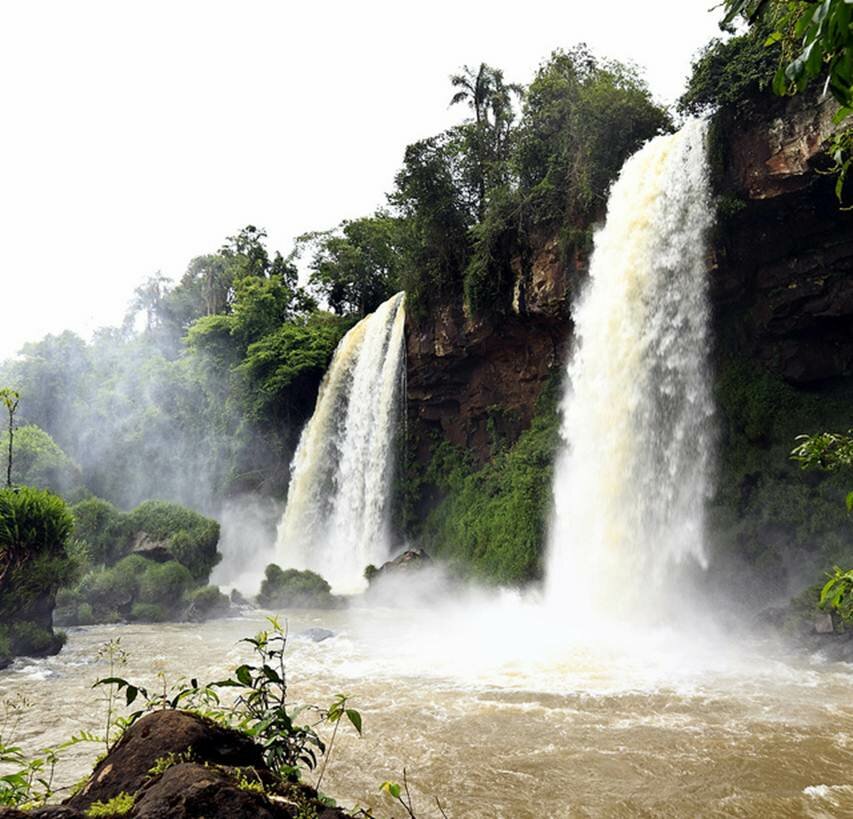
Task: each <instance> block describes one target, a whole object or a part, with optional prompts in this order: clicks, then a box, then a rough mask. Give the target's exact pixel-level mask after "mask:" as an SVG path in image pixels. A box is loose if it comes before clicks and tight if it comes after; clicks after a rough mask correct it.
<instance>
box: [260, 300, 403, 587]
mask: <svg viewBox="0 0 853 819" xmlns="http://www.w3.org/2000/svg"><path fill="white" fill-rule="evenodd" d="M403 301H404V295H403V293H398V294H397V295H396V296H393V297H392V298H390V299H389V300H388V301H386V302H385V303H384V304H382V305H381V306H380V307H379V308H378V309H377V310H376V312H375V313H372V314H371V315H369V316H367V317H366V318H364V319H363V320H362V321H360V322H359V323H358V324H357V325H356V326H355V327H353V329H352V330H350V331H349V333H347V334H346V336H344V338H343V339H342V340H341V342H340V344H339V345H338V348H337V350H335V355H334V358H333V359H332V363H331V365H330V367H329V370H328V372H327V373H326V377H325V378H324V380H323V384H322V385H321V387H320V393H319V395H318V396H317V405H316V407H315V409H314V415H313V416H312V417H311V420H310V421H309V422H308V424H307V425H306V427H305V429H304V430H303V431H302V436H301V438H300V440H299V446H298V448H297V450H296V454H295V455H294V458H293V463H292V465H291V478H290V489H289V491H288V498H287V508H286V509H285V512H284V516H283V517H282V520H281V523H280V524H279V527H278V536H277V543H276V552H277V555H278V559H279V562H280V563H281V564H282V565H283V566H287V567H290V568H296V569H311V570H312V571H315V572H317V573H319V574H321V575H322V576H323V577H325V578H326V580H328V581H329V583H330V584H331V586H332V588H333V590H334V591H336V592H353V591H359V590H361V589H362V588H364V586H365V585H366V581H365V580H364V576H363V573H364V569H365V567H366V566H367V565H368V564H370V563H375V564H379V563H381V562H382V561H384V560H386V559H387V558H388V557H389V552H390V532H389V521H388V512H389V494H390V484H391V478H392V474H393V466H394V441H395V437H396V431H397V423H398V419H399V405H400V400H401V397H402V382H403V377H404V372H405V355H404V352H405V349H404V348H405V337H404V327H405V310H404V306H403Z"/></svg>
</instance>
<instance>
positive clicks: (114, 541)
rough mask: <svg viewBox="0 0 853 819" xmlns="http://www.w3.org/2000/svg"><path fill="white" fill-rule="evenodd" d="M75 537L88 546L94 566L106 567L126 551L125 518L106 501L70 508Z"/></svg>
mask: <svg viewBox="0 0 853 819" xmlns="http://www.w3.org/2000/svg"><path fill="white" fill-rule="evenodd" d="M71 511H72V512H73V513H74V534H75V536H76V537H78V538H80V539H81V540H83V541H85V543H86V544H88V546H89V556H90V559H91V562H92V563H94V564H96V565H97V564H105V565H109V564H112V563H115V562H116V561H117V560H119V559H120V558H121V557H122V555H124V554H125V553H126V552H127V550H128V548H129V545H130V544H129V540H130V533H129V527H128V523H127V515H125V513H124V512H122V511H121V510H120V509H118V508H117V507H115V506H113V505H112V504H111V503H110V502H109V501H105V500H103V499H101V498H89V499H88V500H84V501H80V503H77V504H75V505H74V506H73V507H71Z"/></svg>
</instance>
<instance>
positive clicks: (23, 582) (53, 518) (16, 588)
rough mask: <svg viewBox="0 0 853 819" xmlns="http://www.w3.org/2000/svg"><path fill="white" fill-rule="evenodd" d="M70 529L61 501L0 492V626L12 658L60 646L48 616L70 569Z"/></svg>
mask: <svg viewBox="0 0 853 819" xmlns="http://www.w3.org/2000/svg"><path fill="white" fill-rule="evenodd" d="M72 525H73V518H72V516H71V513H70V512H69V510H68V507H67V506H66V505H65V502H64V501H63V500H62V499H61V498H59V497H57V496H56V495H53V494H51V493H50V492H47V491H44V490H40V489H32V488H30V487H21V488H18V489H3V490H0V622H2V623H3V624H4V625H6V626H8V632H7V634H8V639H9V643H10V649H11V651H12V653H13V654H14V653H26V654H34V655H44V654H51V653H55V652H57V651H59V649H60V648H61V647H62V644H63V642H64V637H63V636H61V635H55V634H54V633H53V628H52V626H51V616H52V612H53V606H54V600H55V596H56V592H57V589H58V588H59V585H60V583H62V582H63V581H64V580H69V579H73V576H74V573H75V571H76V563H75V562H74V561H73V560H71V559H69V557H68V555H67V553H66V550H65V547H66V543H67V541H68V537H69V534H70V533H71V527H72Z"/></svg>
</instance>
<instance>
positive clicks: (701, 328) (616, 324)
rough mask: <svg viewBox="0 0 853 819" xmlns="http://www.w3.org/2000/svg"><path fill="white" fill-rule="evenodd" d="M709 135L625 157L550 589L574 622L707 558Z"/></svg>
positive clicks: (601, 251)
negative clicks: (687, 565) (684, 566)
mask: <svg viewBox="0 0 853 819" xmlns="http://www.w3.org/2000/svg"><path fill="white" fill-rule="evenodd" d="M706 133H707V127H706V124H705V123H704V122H702V121H693V122H690V123H688V124H687V125H686V126H685V127H684V128H683V129H682V130H681V131H680V132H679V133H677V134H674V135H672V136H662V137H658V138H656V139H654V140H652V141H651V142H650V143H648V144H647V145H646V146H645V147H644V148H642V149H641V150H640V151H639V152H638V153H636V154H635V155H634V156H633V157H631V158H630V159H629V160H628V161H627V162H626V163H625V166H624V167H623V169H622V172H621V174H620V176H619V179H618V180H617V181H616V183H615V184H614V186H613V189H612V191H611V195H610V200H609V203H608V209H607V220H606V223H605V226H604V227H603V229H602V230H601V231H600V232H599V233H598V235H597V236H596V240H595V250H594V253H593V257H592V262H591V267H590V280H589V282H588V284H587V287H586V290H585V292H584V293H583V295H582V297H581V299H580V302H579V304H578V305H577V306H576V309H575V338H576V343H575V349H574V351H573V354H572V356H571V360H570V362H569V365H568V377H567V381H566V387H565V395H564V398H563V404H562V411H563V425H562V430H561V432H562V437H563V439H564V443H565V446H564V450H563V452H562V453H561V455H560V456H559V457H558V460H557V465H556V472H555V478H554V519H553V523H552V527H551V532H550V542H549V554H548V566H547V595H548V598H549V600H550V601H551V602H552V603H555V604H556V605H559V606H561V607H563V608H565V609H567V610H568V611H569V612H570V613H572V614H574V615H575V616H576V617H578V618H583V617H588V616H602V615H606V614H610V613H613V612H616V611H618V610H620V609H622V610H623V613H631V614H634V613H638V612H642V611H643V610H647V609H649V608H651V607H653V606H654V605H656V604H657V601H659V600H660V599H661V598H662V597H664V596H665V595H666V593H667V592H668V591H671V590H672V589H671V588H670V584H669V581H670V580H672V579H673V578H675V576H676V568H675V567H677V566H679V565H684V564H688V563H690V562H691V561H693V562H694V563H695V562H698V563H699V564H704V563H705V562H706V557H705V548H704V543H703V528H704V525H703V524H704V520H703V516H704V511H703V509H704V504H705V501H706V499H707V493H708V487H709V474H708V473H709V469H710V453H711V449H712V423H711V416H712V412H713V404H712V399H711V395H710V385H709V377H708V364H707V359H708V352H709V350H708V347H709V343H710V338H709V330H708V323H709V306H708V297H707V252H706V251H707V243H706V234H707V233H708V231H709V228H710V227H711V223H712V218H713V217H712V214H713V208H712V206H711V197H710V189H709V175H708V167H707V146H706Z"/></svg>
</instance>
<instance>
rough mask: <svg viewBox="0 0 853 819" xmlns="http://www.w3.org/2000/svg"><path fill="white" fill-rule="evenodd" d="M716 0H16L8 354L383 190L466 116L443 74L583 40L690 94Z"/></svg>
mask: <svg viewBox="0 0 853 819" xmlns="http://www.w3.org/2000/svg"><path fill="white" fill-rule="evenodd" d="M714 2H715V0H643V2H638V0H606V1H605V0H601V2H579V0H562V2H554V0H551V1H550V2H546V0H514V2H498V1H497V0H475V1H474V2H471V1H470V0H454V2H449V0H430V2H418V3H412V2H404V0H397V2H385V0H361V2H359V0H349V1H348V2H347V1H343V2H331V1H330V0H314V2H293V1H292V0H291V2H285V0H279V1H278V2H273V0H240V2H237V0H233V1H232V2H215V1H214V0H197V1H196V0H169V2H161V1H160V0H145V2H130V1H129V0H124V1H123V2H117V1H116V0H104V2H95V1H94V0H75V2H67V0H56V1H55V2H46V1H44V0H26V2H5V0H4V2H2V3H1V4H0V76H2V78H3V79H2V83H0V116H1V117H2V119H0V243H2V252H0V265H2V268H0V270H1V271H2V272H0V280H2V286H0V358H3V357H6V356H8V355H9V354H11V353H13V352H14V351H15V350H16V349H18V348H19V347H20V345H21V344H22V343H23V342H24V341H29V340H35V339H37V338H40V337H41V336H43V335H44V334H45V333H48V332H59V331H61V330H63V329H73V330H75V331H77V332H80V333H82V334H83V335H84V336H88V334H89V333H90V332H91V330H93V329H95V328H96V327H99V326H103V325H105V324H111V323H117V322H118V321H120V319H121V317H122V315H123V313H124V309H125V306H126V304H127V302H128V300H129V298H130V295H131V293H132V291H133V288H134V287H135V286H136V285H137V284H138V283H139V282H140V281H141V280H142V279H144V278H145V277H146V276H147V275H149V274H151V273H154V272H156V271H158V270H159V271H162V272H163V273H164V274H166V275H169V276H172V277H177V276H179V275H180V274H181V273H182V271H183V269H184V267H185V266H186V263H187V261H189V259H190V258H191V257H192V256H195V255H198V254H200V253H204V252H208V251H211V250H215V249H216V248H217V247H218V246H219V245H220V244H221V242H222V240H223V238H224V237H225V236H226V235H228V234H230V233H234V232H235V231H236V230H238V229H239V228H240V227H241V226H243V225H245V224H249V223H252V224H255V225H259V226H262V227H265V228H266V229H267V231H268V232H269V236H270V245H271V247H272V248H274V249H276V248H277V249H281V250H282V251H283V252H284V253H287V252H288V250H289V249H290V246H291V242H292V239H293V237H294V236H296V235H298V234H300V233H302V232H305V231H307V230H312V229H320V228H326V227H331V226H333V225H334V224H336V223H337V222H339V221H340V220H341V219H343V218H349V217H355V216H359V215H362V214H366V213H369V212H370V211H372V210H373V209H374V208H375V207H376V206H377V205H379V204H381V203H382V202H383V201H384V193H385V192H386V191H388V190H389V189H390V187H391V183H392V179H393V176H394V172H395V171H396V169H397V168H398V167H399V165H400V162H401V159H402V153H403V149H404V147H405V145H406V144H408V143H409V142H412V141H414V140H416V139H419V138H421V137H425V136H429V135H431V134H434V133H437V132H438V131H440V130H441V129H443V128H444V127H447V126H448V125H450V124H452V123H454V122H457V121H458V120H459V119H460V118H461V116H462V113H463V112H462V110H461V109H449V108H448V100H449V98H450V95H451V89H450V86H449V83H448V75H449V74H451V73H452V72H454V71H456V70H457V69H458V68H459V67H460V66H462V65H463V64H465V63H467V64H472V65H473V64H477V63H479V62H480V61H481V60H484V61H486V62H488V63H490V64H492V65H495V66H498V67H501V68H503V69H504V73H505V75H506V77H507V79H509V80H512V81H517V82H524V83H527V82H529V80H530V79H531V77H532V75H533V72H534V71H535V69H536V67H537V65H538V64H539V63H540V62H541V61H542V60H543V59H544V58H545V57H546V56H547V55H548V54H549V53H550V52H551V51H552V50H553V49H554V48H557V47H564V48H566V47H570V46H571V45H573V44H575V43H577V42H579V41H586V42H588V43H589V44H590V45H591V46H592V47H593V49H594V50H595V51H596V52H597V53H599V54H603V55H607V56H612V57H618V58H620V59H625V60H633V61H635V62H637V63H638V64H639V65H641V66H643V67H645V68H646V70H647V77H648V80H649V82H650V85H651V87H652V90H653V92H654V93H655V95H656V97H657V98H658V99H659V100H663V101H667V102H670V101H672V100H673V99H674V98H675V97H677V96H678V94H679V92H680V91H681V88H682V86H683V83H684V80H685V77H686V75H687V72H688V70H689V65H690V61H691V58H692V56H693V55H694V54H695V52H696V51H697V49H699V48H700V47H701V46H702V45H703V44H704V43H705V42H706V41H707V40H708V39H710V38H711V37H712V36H715V35H716V34H717V33H718V30H717V27H716V21H717V19H718V18H719V16H720V15H719V12H718V11H714V10H710V7H711V6H712V5H714Z"/></svg>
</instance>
